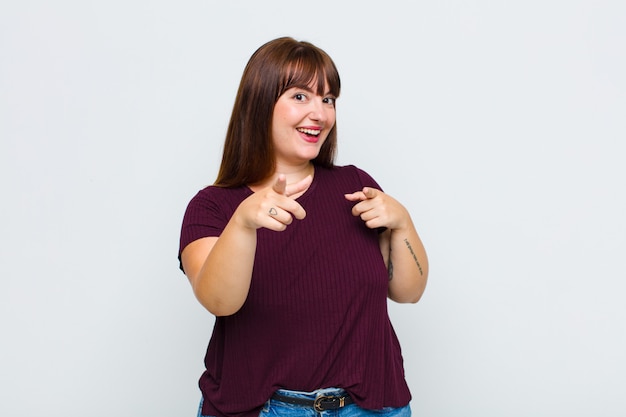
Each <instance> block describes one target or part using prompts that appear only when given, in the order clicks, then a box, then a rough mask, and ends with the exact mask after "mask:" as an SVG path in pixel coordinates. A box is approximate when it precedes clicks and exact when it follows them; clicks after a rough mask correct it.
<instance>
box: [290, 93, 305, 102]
mask: <svg viewBox="0 0 626 417" xmlns="http://www.w3.org/2000/svg"><path fill="white" fill-rule="evenodd" d="M293 98H294V99H296V101H304V100H306V94H302V93H298V94H295V95H294V96H293Z"/></svg>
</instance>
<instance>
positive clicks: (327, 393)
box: [272, 388, 353, 412]
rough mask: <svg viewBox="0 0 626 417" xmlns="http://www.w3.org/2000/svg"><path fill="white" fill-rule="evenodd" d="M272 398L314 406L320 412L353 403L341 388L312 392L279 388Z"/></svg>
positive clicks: (308, 406) (299, 404) (309, 406)
mask: <svg viewBox="0 0 626 417" xmlns="http://www.w3.org/2000/svg"><path fill="white" fill-rule="evenodd" d="M272 400H274V401H280V402H283V403H287V404H291V405H296V406H300V407H307V408H313V409H315V411H318V412H322V411H327V410H337V409H340V408H343V407H345V406H346V405H350V404H352V403H353V401H352V398H351V397H350V395H348V393H347V392H346V391H345V390H344V389H341V388H324V389H318V390H315V391H310V392H305V391H292V390H286V389H279V390H277V391H276V392H275V393H274V395H273V396H272Z"/></svg>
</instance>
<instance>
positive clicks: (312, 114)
mask: <svg viewBox="0 0 626 417" xmlns="http://www.w3.org/2000/svg"><path fill="white" fill-rule="evenodd" d="M314 91H315V90H314V89H312V88H298V87H294V88H290V89H289V90H287V91H285V92H284V93H283V94H282V95H281V96H280V97H279V98H278V101H277V102H276V104H275V106H274V115H273V118H272V141H273V145H274V151H275V153H276V155H275V156H276V163H277V166H285V165H287V166H289V165H294V166H295V165H302V164H303V163H308V162H309V161H311V160H312V159H315V157H317V155H318V153H319V151H320V148H321V147H322V145H323V144H324V141H325V140H326V138H327V137H328V133H329V132H330V130H331V129H332V128H333V126H334V125H335V97H334V96H332V95H331V94H330V93H329V94H325V95H323V96H320V95H318V94H316V93H314Z"/></svg>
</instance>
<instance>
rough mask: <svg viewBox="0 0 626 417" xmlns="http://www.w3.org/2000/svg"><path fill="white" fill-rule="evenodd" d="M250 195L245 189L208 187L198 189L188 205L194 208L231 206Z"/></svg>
mask: <svg viewBox="0 0 626 417" xmlns="http://www.w3.org/2000/svg"><path fill="white" fill-rule="evenodd" d="M249 194H250V190H249V189H248V188H247V187H236V188H226V187H219V186H216V185H208V186H206V187H204V188H202V189H200V190H199V191H198V192H197V193H196V194H195V195H194V196H193V198H192V199H191V201H190V202H189V205H194V206H204V207H206V206H223V205H226V206H231V205H232V204H239V203H240V202H241V201H242V200H243V199H245V198H246V197H247V196H248V195H249Z"/></svg>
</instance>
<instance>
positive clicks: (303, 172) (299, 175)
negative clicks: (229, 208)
mask: <svg viewBox="0 0 626 417" xmlns="http://www.w3.org/2000/svg"><path fill="white" fill-rule="evenodd" d="M281 174H282V175H284V176H285V178H286V179H287V185H289V184H295V183H297V182H299V181H302V180H303V179H305V178H306V177H308V176H309V175H310V176H313V175H314V174H315V167H314V165H313V163H312V162H309V163H307V164H305V165H301V166H281V165H280V164H279V165H277V166H276V170H275V171H274V174H273V175H272V176H271V177H270V178H269V179H267V180H266V181H263V182H262V183H257V184H250V185H249V186H248V187H249V188H250V189H251V190H252V191H254V192H257V191H259V190H262V189H263V188H266V187H269V186H270V185H273V184H274V183H275V182H276V179H277V178H278V176H279V175H281Z"/></svg>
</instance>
